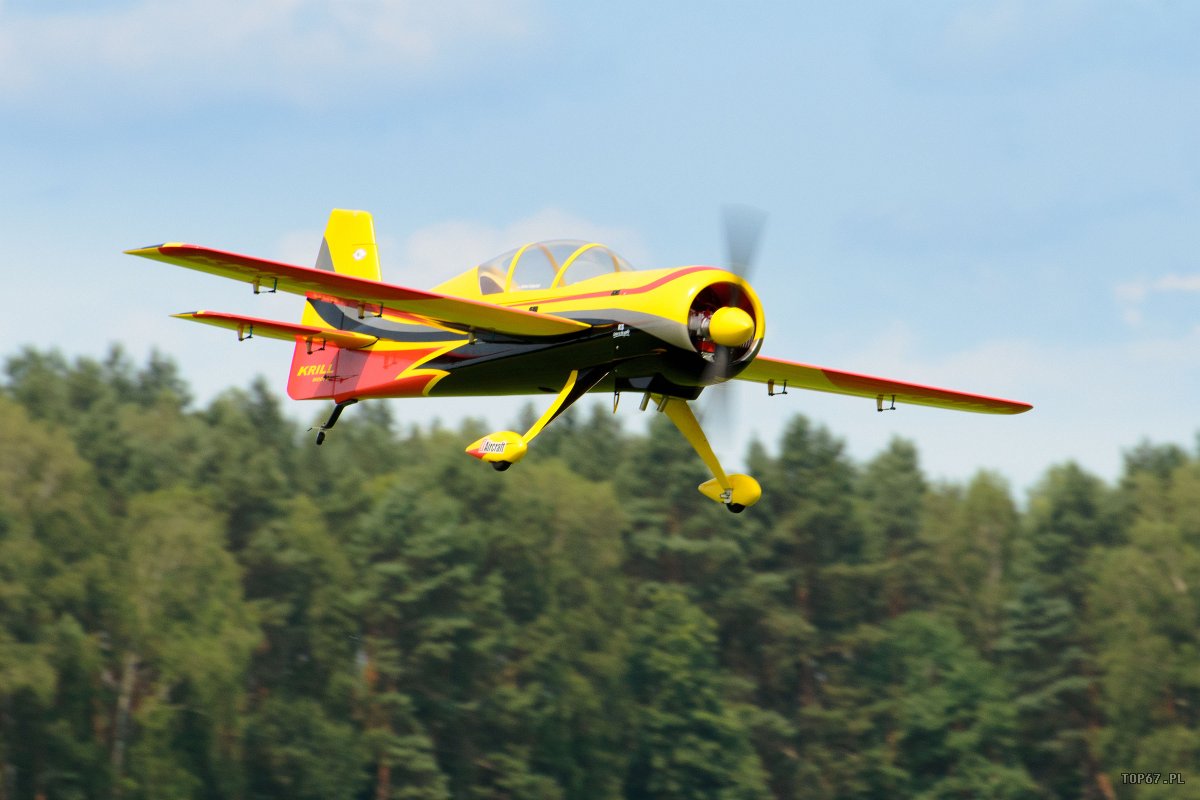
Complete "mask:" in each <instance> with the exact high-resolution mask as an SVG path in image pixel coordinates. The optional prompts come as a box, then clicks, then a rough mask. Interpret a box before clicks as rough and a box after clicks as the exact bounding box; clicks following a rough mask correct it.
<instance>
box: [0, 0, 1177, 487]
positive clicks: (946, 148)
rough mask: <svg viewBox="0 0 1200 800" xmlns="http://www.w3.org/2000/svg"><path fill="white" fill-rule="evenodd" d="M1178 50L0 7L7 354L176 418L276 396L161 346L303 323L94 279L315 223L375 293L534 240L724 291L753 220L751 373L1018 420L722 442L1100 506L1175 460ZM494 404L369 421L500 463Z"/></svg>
mask: <svg viewBox="0 0 1200 800" xmlns="http://www.w3.org/2000/svg"><path fill="white" fill-rule="evenodd" d="M1196 41H1200V7H1198V6H1195V5H1193V4H1187V3H1179V2H1165V1H1163V2H1149V1H1148V0H1147V1H1145V2H1126V3H1103V2H1074V1H1073V0H1042V1H1041V2H1033V1H1032V0H1031V1H1030V2H1023V1H1021V0H990V1H986V2H985V1H982V0H981V2H971V3H967V2H926V3H921V4H895V3H885V2H878V3H870V2H864V3H855V4H832V3H822V4H810V3H791V2H779V3H733V2H711V3H695V2H691V3H676V2H663V3H641V2H606V3H595V4H583V3H548V2H538V0H447V1H446V2H439V3H424V2H416V1H415V0H413V1H411V2H410V0H391V1H390V2H389V0H354V2H349V1H347V2H323V1H321V0H264V1H263V2H239V1H238V0H178V1H177V2H149V0H121V1H120V2H92V3H73V2H65V0H58V1H56V2H45V1H44V0H42V1H35V0H0V209H2V210H3V216H2V217H0V235H3V239H4V244H5V251H6V267H5V275H6V278H7V280H8V287H9V292H10V293H11V295H10V296H11V297H14V298H18V299H19V301H18V302H16V303H12V304H10V308H12V309H15V316H14V315H13V314H12V311H10V316H9V317H8V319H9V320H10V321H9V322H8V323H6V326H5V328H6V331H7V336H6V337H5V339H6V344H5V347H4V351H5V352H6V353H12V352H15V351H16V349H17V348H18V347H19V346H20V345H22V344H33V345H37V346H39V347H52V346H53V347H58V348H60V349H62V350H63V351H64V352H66V353H67V354H70V355H77V354H94V355H98V354H101V353H103V352H104V351H105V350H106V349H107V347H108V346H109V344H110V343H112V342H121V343H123V344H124V345H125V346H126V348H127V349H128V350H129V351H130V352H131V353H132V354H134V356H135V357H137V358H139V359H141V358H144V357H145V355H146V354H147V353H148V352H149V351H150V349H151V348H153V347H156V348H158V349H159V350H161V351H163V352H165V353H167V354H169V355H171V356H172V357H173V358H175V359H176V360H177V361H178V363H179V364H180V366H181V367H182V369H183V372H184V374H185V376H186V377H187V378H188V379H189V380H190V381H191V382H192V384H193V386H194V388H195V391H196V394H197V396H198V398H199V400H201V401H206V400H207V399H209V398H211V397H212V396H213V395H214V394H215V393H217V392H219V391H221V390H222V389H223V388H225V387H228V386H230V385H245V384H246V383H248V382H249V381H250V380H251V378H252V377H253V376H254V375H255V374H259V373H262V374H265V375H266V376H268V377H269V378H271V379H272V380H274V381H276V382H277V384H278V385H279V388H280V392H281V393H282V387H283V382H284V377H285V371H286V369H287V363H288V356H289V352H290V350H289V347H288V345H286V344H283V343H275V342H253V343H250V344H238V343H237V342H236V341H235V340H234V339H233V338H231V337H226V336H223V335H221V333H220V332H217V331H213V330H209V329H205V328H200V327H199V326H190V325H188V324H186V323H183V322H179V321H176V320H172V319H170V318H169V317H168V316H167V315H168V314H169V313H171V312H176V311H183V310H192V309H196V308H211V309H220V310H228V311H235V312H242V313H252V314H259V315H263V316H272V315H274V316H280V317H283V318H291V317H293V316H295V315H296V314H297V313H298V311H297V308H296V306H297V303H298V301H297V299H296V298H277V297H272V298H263V297H258V298H255V297H253V296H251V295H250V293H249V291H248V289H246V287H244V286H242V285H240V284H234V283H230V282H224V281H220V280H218V279H214V278H211V277H209V276H204V275H200V274H192V273H187V272H185V271H181V270H173V269H171V268H169V267H166V266H165V265H160V264H155V263H151V262H144V261H141V260H136V259H132V258H129V257H128V256H123V255H121V254H120V251H121V250H123V249H126V248H129V247H134V246H138V245H145V244H151V243H156V242H160V241H165V240H173V241H191V242H196V243H201V244H207V245H212V246H215V247H220V248H223V249H230V250H236V251H241V252H247V253H253V254H257V255H263V256H268V257H274V258H281V259H286V260H292V261H297V262H300V263H311V261H312V260H313V258H314V257H315V254H316V248H317V244H318V242H319V237H320V232H321V229H322V228H323V226H324V222H325V218H326V217H327V215H328V212H329V209H330V208H333V207H343V208H363V209H367V210H370V211H371V212H372V213H373V214H374V216H375V224H376V232H377V234H378V236H379V239H380V247H381V258H382V261H383V265H384V276H385V279H388V280H391V281H393V282H396V283H401V284H406V285H413V286H418V287H420V286H429V285H432V284H433V283H436V282H438V281H439V280H441V279H443V278H445V277H447V276H449V275H451V274H454V273H456V272H459V271H461V270H463V269H466V268H468V267H470V266H471V265H472V264H473V263H475V262H477V261H480V260H483V259H485V258H487V257H489V256H491V255H494V254H496V253H498V252H501V251H503V250H505V249H508V248H509V247H511V246H513V245H516V244H519V243H520V242H521V241H524V240H527V239H530V238H567V237H572V238H575V237H578V238H599V239H600V240H602V241H606V242H607V243H609V244H610V245H612V246H613V247H614V248H615V249H617V250H618V251H619V252H622V253H623V254H625V255H626V256H627V257H628V258H630V259H631V260H632V261H634V262H635V264H637V265H640V266H645V267H658V266H670V265H675V264H686V263H720V261H721V259H722V258H723V253H724V247H723V244H722V242H721V236H720V228H719V213H720V208H721V206H722V205H723V204H725V203H728V202H743V203H749V204H753V205H756V206H759V207H761V208H763V209H766V210H767V211H768V212H769V213H770V220H769V223H768V229H767V235H766V239H765V241H764V243H763V247H762V248H761V250H760V253H759V261H758V265H757V270H756V272H755V275H754V284H755V286H756V288H757V289H758V291H759V293H760V295H761V296H762V298H763V300H764V303H765V304H766V311H767V324H768V337H767V345H766V347H765V348H764V351H765V352H767V353H769V354H771V355H776V356H780V357H785V358H794V359H796V360H801V361H807V362H810V363H815V364H821V365H826V366H833V367H838V368H843V369H848V370H853V371H860V372H868V373H874V374H879V375H885V376H890V377H896V378H902V379H909V380H914V381H917V382H924V383H931V384H934V385H942V386H948V387H953V388H962V389H967V390H974V391H979V392H982V393H985V394H995V395H999V396H1004V397H1013V398H1017V399H1021V400H1027V401H1029V402H1032V403H1033V404H1034V405H1035V410H1034V411H1033V412H1031V413H1029V414H1026V415H1023V416H1021V417H1016V418H990V417H980V416H976V415H965V414H954V413H951V412H939V411H935V410H927V409H919V408H904V409H902V410H901V411H899V412H897V413H891V414H876V413H875V411H874V407H873V403H871V402H870V401H856V400H852V399H848V398H840V397H829V396H824V395H818V394H815V393H793V394H789V395H788V396H787V397H786V398H773V399H769V400H768V399H767V398H766V397H765V396H763V395H764V394H765V393H764V392H763V391H762V390H761V387H745V388H739V389H737V390H736V391H737V393H738V395H739V398H738V399H739V403H738V407H739V408H740V409H741V411H742V419H741V421H740V423H739V425H738V426H737V435H738V437H739V438H740V439H741V440H743V441H744V440H746V439H748V438H749V437H750V436H753V435H758V436H759V437H761V438H763V439H764V440H765V441H767V442H768V443H771V442H774V441H775V440H776V438H777V437H778V434H779V431H780V427H781V425H782V424H783V423H784V422H785V421H786V420H787V419H788V418H789V417H790V416H791V415H792V414H793V413H796V412H803V413H805V414H808V415H809V416H811V417H812V418H814V419H815V420H818V421H820V422H823V423H825V424H827V425H829V426H830V427H831V428H832V429H833V430H834V431H835V432H836V433H838V434H839V435H841V436H843V437H845V438H846V440H847V442H848V445H849V448H850V452H851V453H852V454H853V455H854V456H855V457H856V458H859V459H865V458H868V457H870V456H871V455H873V454H874V453H875V452H877V451H878V450H879V449H880V448H881V447H882V446H884V445H885V444H886V442H887V441H888V439H889V438H890V437H891V436H893V435H899V436H903V437H907V438H910V439H912V440H914V441H915V442H916V443H917V444H918V446H919V449H920V452H921V454H922V458H923V462H924V465H925V468H926V470H927V472H928V473H929V474H930V475H931V476H932V477H934V478H947V479H953V480H960V479H963V478H966V477H968V476H969V475H970V474H971V473H972V472H973V471H974V470H975V469H976V468H978V467H990V468H994V469H997V470H1000V471H1001V472H1002V473H1004V474H1005V475H1007V476H1008V477H1009V478H1010V479H1011V481H1012V482H1013V484H1014V486H1015V487H1016V488H1017V489H1018V490H1023V489H1024V488H1026V487H1028V486H1029V485H1031V484H1032V483H1033V482H1034V481H1035V480H1036V479H1037V478H1038V477H1039V476H1040V475H1041V474H1042V473H1043V472H1044V470H1045V468H1046V467H1047V466H1049V465H1051V464H1054V463H1060V462H1062V461H1065V460H1067V459H1075V460H1077V461H1079V462H1080V463H1082V464H1083V465H1084V466H1085V467H1087V468H1089V469H1091V470H1093V471H1095V472H1097V473H1099V474H1101V475H1103V476H1104V477H1106V478H1112V477H1114V476H1115V475H1116V474H1117V472H1118V470H1119V467H1120V462H1121V452H1122V451H1123V450H1124V449H1127V448H1129V447H1131V446H1133V445H1135V444H1137V442H1138V441H1139V440H1141V439H1143V438H1146V437H1148V438H1150V439H1152V440H1154V441H1171V442H1177V443H1180V444H1183V445H1185V446H1188V447H1191V446H1192V443H1193V442H1194V437H1195V434H1196V431H1197V430H1198V429H1200V414H1198V413H1197V412H1196V411H1195V410H1194V404H1193V401H1194V399H1195V398H1197V397H1200V347H1198V345H1200V324H1198V321H1200V313H1198V312H1200V255H1198V253H1200V247H1198V245H1200V233H1198V231H1200V226H1198V224H1197V223H1198V221H1200V151H1198V147H1197V140H1198V139H1197V132H1198V131H1200V51H1198V50H1197V48H1196V47H1195V42H1196ZM288 402H289V403H290V401H288ZM521 402H523V401H520V400H517V401H495V402H493V401H486V400H462V401H452V402H445V401H442V402H438V401H397V402H395V405H394V409H393V410H394V411H395V412H396V415H397V417H398V418H399V419H401V420H413V421H426V420H428V419H430V418H432V417H434V416H438V417H441V418H442V419H443V420H446V421H451V420H455V419H457V418H458V417H460V416H462V415H464V414H476V415H482V416H486V417H489V418H490V419H491V421H492V422H493V423H494V424H496V425H497V426H507V425H508V424H509V423H510V422H511V418H512V417H513V416H514V414H515V409H516V408H517V407H518V406H519V405H520V403H521ZM625 405H626V406H629V407H630V408H628V409H626V408H623V409H622V411H621V418H622V421H623V423H624V424H626V425H627V426H630V427H632V426H636V425H638V424H639V421H638V414H637V412H636V411H635V410H633V407H634V406H635V405H636V404H634V403H627V404H625ZM294 410H295V412H296V413H297V415H298V416H299V417H300V418H303V419H306V420H307V419H308V418H309V416H310V415H311V414H315V413H316V409H314V408H310V407H307V406H296V407H295V408H294ZM465 444H466V443H465V442H464V445H465ZM724 448H725V449H726V450H727V451H729V452H732V451H736V450H738V449H740V448H739V447H738V446H737V445H736V444H735V443H734V442H725V443H724Z"/></svg>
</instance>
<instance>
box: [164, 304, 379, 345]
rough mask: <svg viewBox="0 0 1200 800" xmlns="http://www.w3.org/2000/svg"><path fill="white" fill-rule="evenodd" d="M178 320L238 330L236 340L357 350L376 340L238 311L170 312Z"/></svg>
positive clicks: (371, 337)
mask: <svg viewBox="0 0 1200 800" xmlns="http://www.w3.org/2000/svg"><path fill="white" fill-rule="evenodd" d="M171 316H173V317H175V318H177V319H190V320H191V321H192V322H203V323H204V324H205V325H215V326H216V327H218V328H227V329H229V330H234V331H237V332H238V338H239V339H250V338H252V337H255V336H262V337H264V338H267V339H284V340H286V341H289V342H293V341H303V342H307V343H308V345H309V347H312V346H313V345H314V344H315V345H316V346H317V347H318V348H320V347H323V346H324V345H325V343H327V342H328V343H329V344H334V345H337V346H338V347H344V348H347V349H357V348H360V347H367V346H368V345H372V344H375V342H377V341H378V339H377V338H376V337H374V336H367V335H366V334H363V333H354V332H352V331H335V330H330V329H328V328H318V327H315V326H313V325H297V324H296V323H293V322H278V321H276V320H271V319H258V318H256V317H243V316H241V315H240V314H225V313H222V312H220V311H189V312H187V313H184V314H172V315H171Z"/></svg>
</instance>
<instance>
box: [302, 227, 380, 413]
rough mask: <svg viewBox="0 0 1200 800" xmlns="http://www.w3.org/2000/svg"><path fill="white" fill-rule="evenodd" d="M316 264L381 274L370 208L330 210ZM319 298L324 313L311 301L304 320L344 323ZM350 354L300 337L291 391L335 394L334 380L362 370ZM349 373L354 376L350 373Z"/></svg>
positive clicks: (308, 396) (308, 395) (359, 274)
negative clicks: (313, 348) (312, 347)
mask: <svg viewBox="0 0 1200 800" xmlns="http://www.w3.org/2000/svg"><path fill="white" fill-rule="evenodd" d="M316 268H317V269H323V270H328V271H330V272H337V273H341V274H343V275H352V276H354V277H356V278H365V279H367V280H372V281H377V280H379V279H380V271H379V250H378V247H377V246H376V244H375V224H374V221H373V220H372V218H371V214H370V213H369V212H366V211H352V210H348V209H343V208H335V209H334V210H333V211H332V212H331V213H330V214H329V222H328V223H327V224H326V225H325V236H324V237H323V238H322V239H321V250H320V252H319V253H318V254H317V263H316ZM318 302H321V303H322V304H323V306H324V309H325V312H326V313H325V314H324V315H322V314H321V313H318V311H317V309H316V308H315V307H314V305H313V301H312V300H307V301H305V303H304V313H303V315H302V316H301V322H302V323H303V324H305V325H313V326H316V327H320V328H333V329H343V328H345V327H346V326H345V315H344V313H343V312H342V311H341V310H340V309H337V308H336V307H334V306H333V305H332V304H329V303H324V302H323V301H318ZM330 312H332V314H331V313H330ZM347 355H348V354H345V353H343V352H342V350H341V349H340V348H338V347H337V346H335V345H332V344H331V345H327V346H326V348H325V349H324V350H317V351H313V352H309V347H308V346H307V345H306V344H305V343H304V342H303V341H298V342H297V343H296V350H295V352H294V353H293V355H292V369H291V374H290V376H289V379H288V395H289V396H291V397H292V398H293V399H296V400H312V399H317V398H325V397H332V396H333V395H334V394H335V393H336V392H337V386H336V384H338V383H341V382H344V381H347V380H348V379H352V378H354V377H357V375H358V372H359V371H360V369H361V363H360V362H361V361H362V359H361V357H360V358H347V357H346V356H347ZM357 355H359V356H361V355H363V354H361V353H359V354H357ZM351 372H352V373H353V374H352V375H351V374H348V373H351Z"/></svg>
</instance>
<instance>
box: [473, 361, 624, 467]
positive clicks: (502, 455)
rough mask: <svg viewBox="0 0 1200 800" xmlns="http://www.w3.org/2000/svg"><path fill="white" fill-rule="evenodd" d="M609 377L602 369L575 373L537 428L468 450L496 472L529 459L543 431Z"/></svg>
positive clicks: (499, 436)
mask: <svg viewBox="0 0 1200 800" xmlns="http://www.w3.org/2000/svg"><path fill="white" fill-rule="evenodd" d="M606 375H608V370H607V369H604V368H602V367H596V368H594V369H590V370H587V371H585V372H583V373H582V374H581V373H580V372H579V370H572V371H571V374H570V376H569V377H568V378H567V383H566V385H565V386H563V388H562V390H561V391H560V392H559V393H558V395H557V396H555V398H554V402H553V403H551V404H550V407H549V408H548V409H546V412H545V413H544V414H542V416H541V418H540V419H539V420H538V421H537V422H535V423H533V427H532V428H530V429H529V430H527V431H525V435H524V436H522V435H521V434H519V433H516V432H514V431H500V432H499V433H489V434H488V435H487V436H485V437H483V438H482V439H479V440H478V441H475V442H472V443H471V445H470V446H469V447H467V454H468V455H472V456H475V457H476V458H478V459H480V460H482V461H486V462H488V463H489V464H491V465H492V468H493V469H495V470H497V471H498V472H503V471H504V470H506V469H508V468H509V467H511V466H512V465H513V464H515V463H517V462H518V461H520V460H521V459H522V458H524V457H525V450H526V448H528V446H529V443H530V442H531V441H533V439H534V437H535V436H537V435H538V434H539V433H541V432H542V429H543V428H545V427H546V426H547V425H549V424H550V423H551V422H552V421H553V420H554V418H555V417H557V416H558V415H559V414H561V413H562V412H564V411H566V410H567V409H568V408H570V407H571V404H572V403H574V402H575V401H576V400H578V399H579V398H581V397H583V396H584V395H585V394H587V392H588V390H589V389H591V388H592V387H593V386H595V385H596V384H597V383H599V382H600V381H602V380H604V377H605V376H606Z"/></svg>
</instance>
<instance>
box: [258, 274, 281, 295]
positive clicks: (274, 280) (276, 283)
mask: <svg viewBox="0 0 1200 800" xmlns="http://www.w3.org/2000/svg"><path fill="white" fill-rule="evenodd" d="M277 289H279V278H271V288H270V289H264V288H263V286H262V278H255V279H254V293H255V294H264V293H265V294H275V292H276V290H277Z"/></svg>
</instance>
